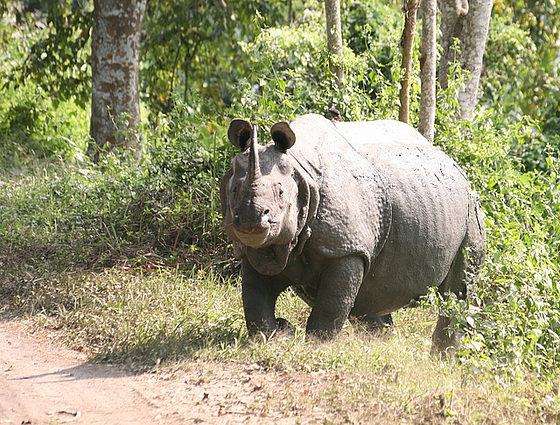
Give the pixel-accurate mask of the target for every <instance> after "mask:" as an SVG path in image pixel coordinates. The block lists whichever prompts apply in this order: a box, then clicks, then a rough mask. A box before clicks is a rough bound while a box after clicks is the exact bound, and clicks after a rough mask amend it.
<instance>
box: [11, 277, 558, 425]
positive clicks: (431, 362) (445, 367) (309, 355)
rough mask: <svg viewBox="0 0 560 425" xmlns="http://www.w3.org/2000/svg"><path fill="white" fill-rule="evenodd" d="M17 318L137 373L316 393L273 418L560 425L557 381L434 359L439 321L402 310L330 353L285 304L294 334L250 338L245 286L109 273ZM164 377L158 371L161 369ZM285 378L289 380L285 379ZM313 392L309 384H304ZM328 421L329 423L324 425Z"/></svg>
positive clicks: (352, 334)
mask: <svg viewBox="0 0 560 425" xmlns="http://www.w3.org/2000/svg"><path fill="white" fill-rule="evenodd" d="M12 295H13V296H12V304H11V309H10V311H12V312H17V313H18V315H19V317H27V318H29V319H31V320H32V322H33V323H34V325H35V326H37V327H38V328H40V329H41V331H42V332H45V329H47V330H49V329H50V330H52V331H56V333H57V334H58V335H61V337H62V338H63V339H64V341H65V342H66V344H68V345H69V346H70V347H73V348H76V349H80V350H82V349H83V350H85V351H86V352H88V353H89V354H90V356H91V357H92V359H93V360H94V361H107V360H109V361H116V362H125V363H127V364H129V365H131V366H133V367H134V368H136V369H137V370H149V369H151V368H153V367H161V365H162V364H163V365H165V366H166V367H173V368H177V367H189V366H188V365H189V364H192V363H200V362H203V363H204V364H206V365H207V367H209V368H212V367H214V368H216V370H221V368H222V366H220V365H229V364H231V363H234V364H239V363H241V364H258V365H259V366H260V367H261V368H263V369H264V370H269V371H271V372H270V373H282V374H288V375H289V376H292V377H294V378H293V379H299V380H303V382H307V381H309V382H312V383H313V385H315V387H313V388H315V389H314V390H313V391H310V392H309V393H307V392H306V391H303V393H302V392H301V390H298V389H296V388H292V389H290V388H288V389H287V390H286V391H285V392H284V393H282V395H281V396H278V397H274V398H273V399H269V400H267V401H266V402H264V401H263V403H266V408H267V409H278V410H281V411H285V410H286V409H288V410H294V409H295V410H299V411H305V410H306V409H312V408H313V407H314V406H319V407H320V408H322V409H324V410H325V411H328V412H331V413H329V415H330V416H328V417H327V419H328V420H331V422H325V423H380V424H381V423H401V422H402V423H449V424H452V423H460V424H463V423H465V424H498V423H499V424H502V423H511V424H518V423H550V422H554V421H557V420H559V419H560V398H558V397H557V386H556V380H555V379H553V378H551V377H549V378H548V379H542V378H538V379H537V376H536V375H533V374H531V373H526V374H524V375H522V376H518V377H517V378H516V379H512V378H509V377H508V376H503V375H495V374H494V373H493V372H492V371H491V370H488V369H486V370H485V369H483V368H482V369H477V368H474V367H472V365H471V364H469V363H468V362H462V361H461V360H460V359H459V360H458V361H455V362H447V361H440V360H437V359H434V358H432V357H430V355H429V350H430V343H431V341H430V336H431V332H432V330H433V326H434V323H435V313H434V312H433V311H432V310H431V309H430V308H417V309H408V310H402V311H399V312H398V313H396V315H395V328H394V330H393V331H391V332H388V333H386V334H385V335H382V336H373V335H370V334H368V333H366V332H365V331H364V330H363V329H361V327H360V326H359V324H356V323H352V322H349V323H348V324H347V325H346V326H345V328H344V329H343V331H342V333H341V335H340V337H339V338H337V339H336V340H335V341H333V342H328V343H322V344H318V343H309V342H306V341H305V337H304V327H305V320H306V318H307V315H308V314H309V308H308V307H307V306H306V305H305V304H304V303H303V302H302V301H301V300H300V299H299V298H297V297H296V296H295V295H294V294H293V293H291V292H289V291H288V292H287V293H285V294H283V295H282V297H281V298H280V299H279V302H278V315H279V316H282V317H285V318H287V319H288V320H290V321H291V322H292V323H294V324H295V325H296V334H295V336H294V335H283V334H279V335H277V336H275V337H274V338H269V339H265V338H264V337H254V338H249V337H248V336H247V333H246V329H245V324H244V319H243V314H242V306H241V291H240V284H239V280H238V278H232V279H231V280H225V279H224V278H223V277H222V276H221V275H220V274H218V273H216V272H215V271H214V270H213V269H212V268H197V269H194V270H191V271H188V272H184V271H180V270H170V269H168V268H154V269H153V270H152V272H144V273H141V272H139V270H134V269H127V268H112V269H107V270H105V271H103V272H84V273H75V272H73V273H66V274H60V273H56V274H55V273H53V274H50V275H47V274H45V275H43V278H37V279H36V280H28V281H26V282H23V284H22V285H20V286H19V290H18V291H17V293H15V294H12ZM156 365H159V366H156ZM288 375H286V376H288ZM309 385H311V383H310V384H309ZM329 418H330V419H329Z"/></svg>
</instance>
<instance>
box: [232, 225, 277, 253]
mask: <svg viewBox="0 0 560 425" xmlns="http://www.w3.org/2000/svg"><path fill="white" fill-rule="evenodd" d="M234 231H235V235H236V236H237V238H238V239H239V240H240V241H241V243H243V245H246V246H250V247H252V248H262V247H263V246H265V244H266V243H267V241H268V236H269V233H270V227H269V226H267V227H264V228H263V227H249V228H247V227H244V228H238V227H235V228H234Z"/></svg>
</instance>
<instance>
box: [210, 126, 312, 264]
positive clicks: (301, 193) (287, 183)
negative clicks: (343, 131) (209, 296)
mask: <svg viewBox="0 0 560 425" xmlns="http://www.w3.org/2000/svg"><path fill="white" fill-rule="evenodd" d="M270 133H271V137H272V140H273V142H271V143H269V144H268V145H266V146H261V145H259V144H258V141H257V127H256V126H253V125H251V123H250V122H248V121H246V120H242V119H235V120H233V121H232V122H231V124H230V127H229V130H228V138H229V141H230V143H231V144H232V145H234V146H236V147H237V148H239V149H240V151H241V152H240V153H239V154H238V155H237V156H236V157H235V158H234V160H233V166H232V168H231V169H230V170H229V171H228V173H227V174H226V175H225V176H224V178H223V179H222V183H221V185H220V199H221V203H222V213H223V216H224V221H225V225H226V233H227V234H228V236H229V237H230V239H232V240H233V241H234V244H238V247H237V248H241V251H243V252H244V253H245V254H246V255H247V257H248V259H249V261H250V262H251V265H252V266H253V267H254V268H255V269H256V270H257V271H259V272H260V273H263V274H269V275H271V274H277V273H280V272H281V271H282V270H283V269H284V267H285V266H286V264H287V261H288V258H289V255H290V253H291V252H292V251H293V250H294V248H295V247H296V246H297V245H298V242H301V243H303V238H301V237H300V235H301V234H302V230H304V228H305V229H306V232H309V231H310V230H309V229H308V228H307V225H308V224H309V223H310V221H311V220H312V217H313V216H314V214H315V212H316V210H317V203H318V190H317V187H316V185H315V183H314V182H313V181H312V179H311V178H310V177H309V175H308V174H307V173H306V172H305V171H304V170H303V169H302V167H301V166H300V165H299V164H298V163H297V161H296V160H295V159H294V158H293V157H292V156H291V155H289V154H288V150H289V149H290V148H291V147H292V146H293V145H294V143H295V141H296V136H295V134H294V132H293V131H292V129H291V128H290V126H289V124H288V123H287V122H283V121H282V122H279V123H277V124H275V125H274V126H273V127H272V128H271V130H270ZM308 237H309V235H307V236H306V238H308ZM239 245H240V246H239ZM300 249H301V246H300Z"/></svg>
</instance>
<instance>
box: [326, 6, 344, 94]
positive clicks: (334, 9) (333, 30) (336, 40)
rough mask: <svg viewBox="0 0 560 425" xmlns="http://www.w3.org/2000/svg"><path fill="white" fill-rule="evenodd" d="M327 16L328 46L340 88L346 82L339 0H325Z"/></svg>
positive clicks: (332, 68)
mask: <svg viewBox="0 0 560 425" xmlns="http://www.w3.org/2000/svg"><path fill="white" fill-rule="evenodd" d="M325 16H326V20H327V46H328V48H329V52H330V53H331V60H330V69H331V73H332V74H333V75H334V76H335V78H336V83H337V85H338V88H339V90H342V84H343V82H344V69H343V68H342V25H341V23H340V2H339V0H325Z"/></svg>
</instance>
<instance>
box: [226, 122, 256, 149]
mask: <svg viewBox="0 0 560 425" xmlns="http://www.w3.org/2000/svg"><path fill="white" fill-rule="evenodd" d="M252 131H253V126H252V125H251V123H250V122H249V121H247V120H243V119H241V118H235V119H234V120H232V121H231V123H230V124H229V129H228V133H227V134H228V139H229V142H230V143H231V144H232V145H233V146H235V147H236V148H239V149H240V150H241V151H244V150H246V149H247V148H248V147H249V141H250V140H251V133H252Z"/></svg>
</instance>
